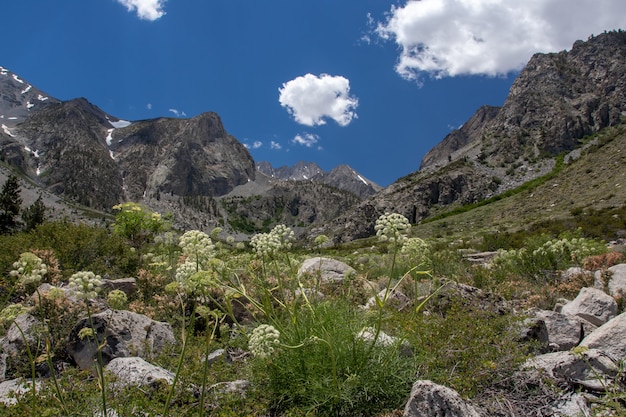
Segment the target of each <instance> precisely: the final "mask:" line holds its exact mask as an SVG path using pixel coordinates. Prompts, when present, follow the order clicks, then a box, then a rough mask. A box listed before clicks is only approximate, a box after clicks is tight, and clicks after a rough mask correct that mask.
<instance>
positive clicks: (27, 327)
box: [0, 313, 44, 355]
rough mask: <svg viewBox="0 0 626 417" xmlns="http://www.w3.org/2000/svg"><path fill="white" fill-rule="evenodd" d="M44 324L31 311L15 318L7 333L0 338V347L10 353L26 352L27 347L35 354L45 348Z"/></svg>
mask: <svg viewBox="0 0 626 417" xmlns="http://www.w3.org/2000/svg"><path fill="white" fill-rule="evenodd" d="M43 330H44V329H43V324H42V323H41V321H39V320H38V319H37V318H36V317H35V316H33V315H31V314H30V313H23V314H20V315H19V316H17V317H16V318H15V320H14V321H13V323H11V326H10V327H9V330H8V331H7V334H6V335H4V337H3V338H2V339H0V349H1V350H2V351H3V352H4V353H7V354H9V355H15V354H21V353H24V354H25V353H26V347H27V346H28V348H29V349H30V350H31V352H32V353H33V355H34V354H35V353H37V351H38V349H43V338H42V337H41V335H42V334H43Z"/></svg>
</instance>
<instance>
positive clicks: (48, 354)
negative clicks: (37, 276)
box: [35, 288, 68, 415]
mask: <svg viewBox="0 0 626 417" xmlns="http://www.w3.org/2000/svg"><path fill="white" fill-rule="evenodd" d="M35 291H36V292H37V298H38V299H39V315H40V316H41V318H42V320H43V322H44V323H46V320H45V318H44V312H43V307H42V303H41V293H40V292H39V288H37V289H36V290H35ZM46 328H47V331H46V334H44V342H45V344H46V363H47V364H48V368H50V374H51V375H52V381H53V383H54V390H55V391H56V393H57V397H58V400H59V402H60V403H61V409H62V410H63V414H65V415H68V411H67V405H66V404H65V398H64V397H63V393H62V391H61V386H60V385H59V381H58V380H57V375H56V372H55V370H54V364H53V363H52V348H51V347H50V344H51V343H50V339H51V338H50V335H51V334H52V332H51V331H50V324H49V323H47V324H46Z"/></svg>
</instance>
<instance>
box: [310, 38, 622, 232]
mask: <svg viewBox="0 0 626 417" xmlns="http://www.w3.org/2000/svg"><path fill="white" fill-rule="evenodd" d="M625 117H626V32H624V31H616V32H608V33H604V34H601V35H598V36H595V37H590V38H589V39H588V40H587V41H585V42H583V41H577V42H576V43H574V45H573V47H572V49H571V50H570V51H561V52H558V53H549V54H536V55H534V56H533V57H532V58H531V60H530V61H529V62H528V64H527V65H526V67H525V68H524V69H523V70H522V71H521V73H520V75H519V76H518V77H517V79H516V80H515V82H514V83H513V85H512V87H511V90H510V92H509V95H508V97H507V99H506V101H505V103H504V105H503V106H502V107H501V108H497V107H481V108H480V109H479V110H478V111H477V112H476V114H475V115H474V116H472V117H471V118H470V119H469V120H468V121H467V122H466V123H465V124H464V125H463V127H461V128H460V129H459V130H457V131H454V132H452V133H450V134H449V135H448V136H447V137H446V138H444V140H443V141H442V142H441V143H440V144H438V145H437V146H435V147H434V148H433V149H432V150H431V151H429V152H428V153H427V154H426V155H425V156H424V158H423V160H422V163H421V167H420V170H419V171H417V172H414V173H412V174H409V175H407V176H406V177H404V178H401V179H399V180H398V181H396V182H395V183H394V184H392V185H391V186H389V187H387V188H386V189H385V190H384V191H382V192H380V193H378V194H376V195H375V196H373V197H371V198H370V199H367V200H365V201H363V202H362V203H361V204H359V205H358V206H357V207H355V208H354V209H353V210H351V211H349V212H348V213H346V214H345V215H343V216H341V217H340V218H338V219H337V220H336V221H335V222H333V224H332V225H330V226H329V227H328V228H327V229H325V230H321V229H320V230H316V231H314V233H316V232H325V233H332V234H333V235H334V236H335V239H336V240H337V241H349V240H352V239H354V238H358V237H365V236H371V235H372V234H373V230H374V229H373V226H374V222H375V220H376V218H377V217H378V216H379V215H381V214H383V213H384V212H387V211H388V212H397V213H401V214H403V215H404V216H406V217H407V218H409V219H410V220H411V221H412V222H419V221H420V220H421V219H423V218H425V217H426V216H428V215H429V213H430V212H431V211H432V209H433V208H437V207H441V206H444V205H448V204H452V203H459V204H465V203H471V202H476V201H480V200H482V199H485V198H488V197H491V196H494V195H497V194H500V193H502V192H504V191H506V190H508V189H511V188H514V187H516V186H519V185H521V184H523V183H524V182H526V181H529V180H531V179H533V178H536V177H539V176H541V175H543V174H545V173H547V172H549V171H550V170H551V169H552V168H553V166H554V164H555V161H556V156H557V155H559V154H564V153H567V152H569V151H572V150H574V149H575V148H576V147H578V146H580V144H581V139H582V138H584V137H585V136H588V135H592V134H594V133H595V132H598V131H600V130H601V129H603V128H605V127H608V126H614V125H617V124H620V123H622V121H623V120H624V118H625Z"/></svg>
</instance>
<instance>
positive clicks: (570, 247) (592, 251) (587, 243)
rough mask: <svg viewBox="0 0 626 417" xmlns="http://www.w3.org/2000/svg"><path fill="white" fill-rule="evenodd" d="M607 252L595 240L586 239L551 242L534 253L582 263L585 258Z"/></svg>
mask: <svg viewBox="0 0 626 417" xmlns="http://www.w3.org/2000/svg"><path fill="white" fill-rule="evenodd" d="M604 252H606V247H605V246H604V245H603V244H601V243H599V242H595V241H593V240H589V239H584V238H571V239H565V238H564V239H556V240H549V241H547V242H546V243H544V244H543V245H542V246H541V247H540V248H538V249H536V250H535V251H534V252H533V256H537V257H540V256H541V257H548V256H552V257H556V258H561V259H564V260H570V261H572V262H581V261H582V260H583V258H586V257H587V256H592V255H599V254H601V253H604Z"/></svg>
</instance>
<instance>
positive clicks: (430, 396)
mask: <svg viewBox="0 0 626 417" xmlns="http://www.w3.org/2000/svg"><path fill="white" fill-rule="evenodd" d="M402 416H403V417H433V416H441V417H480V414H479V413H478V411H476V409H475V408H474V407H473V406H471V405H469V404H467V403H466V402H465V401H463V399H462V398H461V396H460V395H459V393H458V392H456V391H454V390H453V389H450V388H448V387H444V386H442V385H437V384H435V383H434V382H431V381H425V380H420V381H417V382H415V383H414V384H413V388H412V389H411V396H410V398H409V401H408V402H407V404H406V406H405V407H404V414H402Z"/></svg>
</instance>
